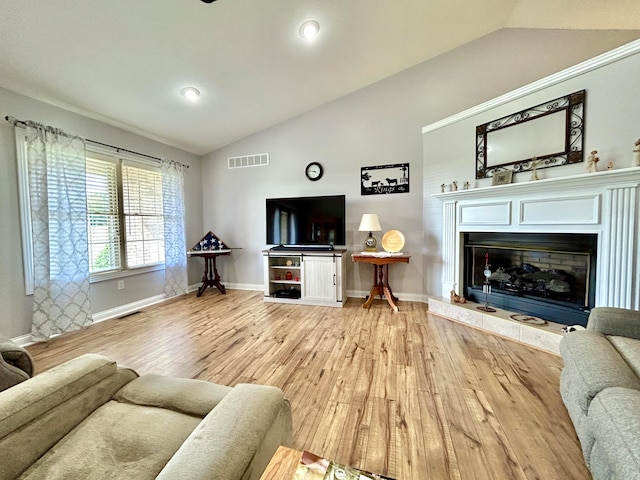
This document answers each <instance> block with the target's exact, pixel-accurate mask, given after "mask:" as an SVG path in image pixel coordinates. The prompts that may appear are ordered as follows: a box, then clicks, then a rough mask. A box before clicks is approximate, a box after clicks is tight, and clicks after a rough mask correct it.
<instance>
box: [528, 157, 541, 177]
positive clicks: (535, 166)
mask: <svg viewBox="0 0 640 480" xmlns="http://www.w3.org/2000/svg"><path fill="white" fill-rule="evenodd" d="M538 165H540V160H538V159H537V157H533V158H532V159H531V178H530V180H540V177H538Z"/></svg>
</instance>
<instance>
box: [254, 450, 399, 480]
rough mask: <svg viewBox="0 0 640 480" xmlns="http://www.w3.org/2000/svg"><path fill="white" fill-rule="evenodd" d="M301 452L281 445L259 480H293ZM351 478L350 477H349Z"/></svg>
mask: <svg viewBox="0 0 640 480" xmlns="http://www.w3.org/2000/svg"><path fill="white" fill-rule="evenodd" d="M302 454H303V452H301V451H300V450H295V449H293V448H289V447H283V446H282V445H281V446H279V447H278V450H276V453H274V454H273V457H271V461H270V462H269V465H267V468H266V470H265V471H264V473H263V474H262V476H261V477H260V480H293V476H294V474H295V473H296V469H297V468H298V465H299V464H300V459H301V458H302ZM362 474H364V475H365V478H371V477H374V478H384V479H387V480H393V479H392V478H391V477H383V476H374V475H371V476H368V474H367V473H365V472H362ZM349 478H351V477H349Z"/></svg>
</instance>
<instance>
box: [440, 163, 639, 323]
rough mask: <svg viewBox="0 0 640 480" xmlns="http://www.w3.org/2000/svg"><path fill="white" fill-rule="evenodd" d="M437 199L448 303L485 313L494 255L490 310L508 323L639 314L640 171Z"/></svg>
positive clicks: (442, 195)
mask: <svg viewBox="0 0 640 480" xmlns="http://www.w3.org/2000/svg"><path fill="white" fill-rule="evenodd" d="M432 196H433V197H435V198H437V199H439V200H440V201H441V202H442V222H443V223H442V236H441V239H440V246H441V250H440V252H439V253H440V255H441V262H442V277H441V296H442V297H444V298H446V299H448V298H449V293H450V292H451V291H452V290H455V291H456V292H458V293H461V294H463V295H465V296H466V297H471V298H470V299H473V300H474V301H475V302H477V303H480V304H484V302H485V298H484V294H483V292H482V283H483V281H484V276H483V275H482V273H483V270H484V256H485V255H486V254H487V253H489V264H490V269H491V275H494V274H495V275H494V277H493V279H491V278H490V279H489V283H490V285H491V294H490V298H489V299H488V300H489V303H492V304H493V305H494V307H497V308H499V309H504V310H506V312H504V313H507V314H508V312H510V311H523V310H524V311H526V312H527V313H529V312H532V313H530V315H535V316H540V317H541V318H544V319H555V322H558V323H560V322H561V323H571V324H574V323H575V324H584V322H585V321H586V315H587V314H588V311H589V309H590V308H592V307H599V306H607V307H619V308H629V309H635V310H638V309H640V259H639V258H638V253H637V252H638V251H640V232H639V229H638V226H639V225H640V218H639V217H640V208H639V207H638V205H639V204H640V167H633V168H627V169H619V170H607V171H604V172H597V173H592V174H578V175H573V176H567V177H558V178H548V179H543V180H538V181H533V182H527V181H525V182H520V183H513V184H508V185H499V186H487V187H480V188H475V189H469V190H460V191H454V192H445V193H436V194H433V195H432ZM489 234H490V235H489ZM550 240H553V241H554V242H552V243H556V242H555V240H558V242H557V245H555V246H554V247H553V250H555V251H554V252H551V251H550V249H551V247H550V246H549V245H548V243H549V241H550ZM574 247H575V248H574ZM511 249H512V250H515V252H510V253H509V254H507V252H506V251H507V250H511ZM545 256H547V260H553V262H551V261H549V262H542V260H545V258H544V257H545ZM467 259H469V260H468V261H469V262H470V264H471V265H472V267H469V268H470V270H465V263H467ZM538 259H539V260H540V261H538ZM563 262H564V263H563ZM569 266H571V268H569ZM518 269H520V270H522V271H524V272H522V271H521V272H518V271H517V270H518ZM527 270H529V271H528V272H527ZM513 273H519V275H520V276H515V277H514V275H512V274H513ZM525 274H526V275H525ZM538 280H540V281H539V282H538ZM552 280H556V281H555V282H553V283H550V282H551V281H552ZM500 302H502V303H500ZM514 302H515V304H514ZM530 304H534V307H535V309H534V310H531V309H530ZM544 309H548V311H545V310H544ZM474 310H475V309H474ZM499 313H500V312H499ZM536 314H537V315H536Z"/></svg>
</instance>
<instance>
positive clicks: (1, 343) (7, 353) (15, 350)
mask: <svg viewBox="0 0 640 480" xmlns="http://www.w3.org/2000/svg"><path fill="white" fill-rule="evenodd" d="M32 375H33V359H32V358H31V355H30V354H29V352H28V351H26V350H25V349H24V348H22V347H19V346H18V345H16V344H15V343H13V342H12V341H11V340H7V339H5V338H0V391H2V390H6V389H7V388H9V387H13V386H14V385H17V384H18V383H20V382H23V381H25V380H27V379H29V378H31V376H32Z"/></svg>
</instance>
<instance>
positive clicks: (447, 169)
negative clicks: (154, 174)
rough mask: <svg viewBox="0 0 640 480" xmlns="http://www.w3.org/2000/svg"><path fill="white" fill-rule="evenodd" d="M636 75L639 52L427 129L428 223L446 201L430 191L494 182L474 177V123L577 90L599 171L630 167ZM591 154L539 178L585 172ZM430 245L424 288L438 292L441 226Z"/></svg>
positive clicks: (517, 178)
mask: <svg viewBox="0 0 640 480" xmlns="http://www.w3.org/2000/svg"><path fill="white" fill-rule="evenodd" d="M638 78H640V54H635V55H633V56H630V57H627V58H624V59H622V60H619V61H617V62H615V63H611V64H609V65H605V66H603V67H601V68H599V69H597V70H593V71H591V72H587V73H584V74H582V75H580V76H578V77H575V78H572V79H569V80H567V81H564V82H561V83H558V84H556V85H553V86H551V87H548V88H545V89H543V90H541V91H538V92H536V93H533V94H530V95H526V96H524V97H522V98H519V99H517V100H514V101H511V102H509V103H506V104H504V105H501V106H500V107H496V108H493V109H491V110H488V111H486V112H483V113H481V114H478V115H474V116H472V117H469V118H466V119H464V120H461V121H459V122H456V123H454V124H451V125H449V126H446V127H444V128H441V129H439V130H435V131H433V132H430V133H426V134H425V135H424V138H423V148H424V162H425V165H426V167H425V170H428V171H429V173H430V174H429V175H425V176H424V192H425V195H424V223H425V225H441V224H442V202H441V201H440V200H439V199H437V198H433V197H432V196H431V195H432V194H434V193H438V192H440V185H441V184H442V183H445V184H449V183H450V182H451V181H452V180H456V179H458V180H463V179H468V180H471V181H472V184H475V186H477V187H486V186H490V185H491V179H488V178H487V179H480V180H477V181H476V180H475V135H476V132H475V128H476V125H482V124H484V123H487V122H490V121H492V120H496V119H498V118H502V117H503V116H506V115H508V114H511V113H514V112H518V111H520V110H524V109H526V108H529V107H533V106H535V105H539V104H541V103H543V102H546V101H549V100H553V99H554V98H558V97H561V96H563V95H566V94H569V93H573V92H576V91H578V90H583V89H585V90H586V103H585V128H584V147H585V152H587V154H588V152H590V151H591V150H597V151H598V156H599V157H600V162H599V163H598V169H599V170H604V169H605V168H606V163H607V162H609V161H612V162H613V164H614V168H616V169H619V168H629V167H632V166H633V152H632V150H633V148H634V142H635V141H636V140H637V139H638V138H640V123H639V121H638V119H640V101H638V99H637V96H638ZM587 154H585V162H583V163H578V164H574V165H566V166H560V167H553V168H547V169H543V170H538V177H539V178H540V179H545V178H558V177H564V176H569V175H576V174H582V173H585V172H586V156H587ZM530 178H531V173H530V172H522V173H518V174H514V176H513V183H518V182H528V181H530ZM425 229H426V227H425ZM426 246H427V248H428V249H429V250H430V251H433V252H435V255H434V256H433V259H432V261H431V263H430V265H431V268H429V269H428V272H427V275H426V277H425V283H426V285H427V290H426V291H427V292H430V293H432V294H435V295H440V293H441V276H442V265H441V263H440V261H439V259H440V258H441V252H442V236H441V230H437V229H436V230H434V231H433V233H432V235H430V236H428V237H427V240H426ZM634 261H637V259H635V260H634Z"/></svg>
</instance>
